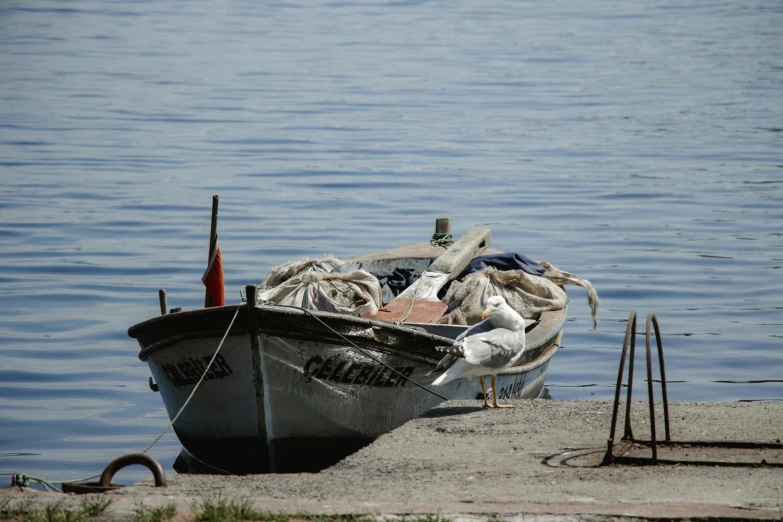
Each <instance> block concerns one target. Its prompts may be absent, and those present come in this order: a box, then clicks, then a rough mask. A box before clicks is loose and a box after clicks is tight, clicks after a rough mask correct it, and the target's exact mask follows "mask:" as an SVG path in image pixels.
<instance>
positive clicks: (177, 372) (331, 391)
mask: <svg viewBox="0 0 783 522" xmlns="http://www.w3.org/2000/svg"><path fill="white" fill-rule="evenodd" d="M258 338H259V343H258V348H257V349H254V348H253V347H252V343H251V338H250V334H249V333H248V332H247V331H245V332H243V333H239V334H235V335H229V336H228V337H227V338H226V340H225V342H224V344H223V346H222V348H221V350H220V352H219V353H218V355H217V356H216V358H215V362H214V363H213V366H212V368H211V369H210V371H209V372H208V373H207V374H206V377H205V379H204V381H203V382H202V383H201V385H200V387H199V389H198V391H197V392H196V394H195V395H194V396H193V398H192V399H191V402H190V403H189V405H188V407H187V408H185V410H184V411H183V412H182V414H181V415H180V417H179V418H178V419H177V421H176V422H175V423H174V428H175V431H176V433H177V436H178V437H179V439H180V441H181V442H182V444H183V446H184V447H185V448H186V450H187V453H189V460H190V462H191V464H192V463H193V462H195V463H200V464H202V465H206V464H208V465H209V466H210V467H212V468H214V469H223V470H226V471H230V472H232V473H248V472H259V471H295V470H310V469H318V468H319V467H323V466H325V465H328V464H331V463H332V462H334V461H336V460H339V458H340V457H341V456H343V455H345V454H347V453H350V452H351V451H353V450H355V449H357V448H359V447H362V446H363V445H366V444H367V443H369V442H370V441H372V440H373V439H375V438H376V437H378V436H380V435H382V434H383V433H387V432H389V431H391V430H393V429H394V428H396V427H398V426H400V425H402V424H403V423H405V422H407V421H408V420H410V419H412V418H415V417H417V416H420V415H422V414H423V413H424V412H426V411H427V410H429V409H431V408H432V407H434V406H436V405H437V404H439V403H441V402H442V401H443V399H442V398H441V397H439V396H438V395H440V396H442V397H445V398H447V399H477V398H479V397H480V396H481V386H480V383H479V380H478V379H473V380H467V379H458V380H456V381H453V382H450V383H448V384H447V385H445V386H437V387H435V386H430V384H431V382H432V381H433V380H434V378H435V377H436V376H430V375H428V373H429V372H430V371H431V370H432V369H433V364H434V361H433V360H432V359H431V358H428V357H424V356H421V355H416V354H411V353H406V352H401V351H399V350H393V349H385V348H383V347H381V348H379V347H377V346H376V347H370V348H366V349H365V351H366V352H367V353H369V354H370V355H372V356H373V357H374V358H375V359H377V361H380V362H382V363H384V364H385V365H388V366H390V367H392V368H394V369H395V370H397V371H398V372H399V373H400V374H402V375H400V374H397V373H394V372H392V371H390V370H389V369H388V368H387V367H385V366H384V365H382V364H380V362H377V361H374V360H372V359H370V358H369V357H367V356H366V355H364V354H362V353H360V352H359V351H358V350H357V349H356V348H355V347H352V346H349V345H347V344H345V343H337V342H326V341H316V340H307V339H296V338H292V337H289V336H283V335H279V334H270V333H261V334H260V335H259V337H258ZM220 339H221V336H205V337H198V336H197V337H192V338H186V339H181V340H176V339H171V340H169V342H167V343H165V346H163V347H158V348H155V349H149V350H147V352H146V353H145V350H144V349H143V350H142V352H143V353H144V357H143V358H144V359H145V360H146V361H147V363H148V365H149V367H150V370H151V372H152V375H153V377H154V379H155V381H156V382H157V386H158V388H159V391H160V393H161V397H162V399H163V402H164V404H165V405H166V409H167V412H168V414H169V417H170V418H173V417H174V416H175V415H176V414H177V412H179V410H180V409H181V407H182V405H183V404H184V403H185V401H186V400H187V398H188V396H189V395H190V393H191V391H192V390H193V387H194V386H195V384H196V382H197V381H198V379H199V377H200V376H201V374H202V373H203V372H204V370H205V369H206V366H207V364H208V362H209V361H210V359H211V358H212V356H213V354H214V352H215V350H216V348H217V347H218V345H219V343H220ZM559 340H560V333H559V332H557V335H555V337H554V338H553V339H551V340H550V342H549V345H548V346H546V347H544V348H547V350H548V351H546V350H544V351H542V353H541V355H540V356H538V357H537V358H536V359H535V360H534V361H532V362H530V363H528V364H526V365H524V366H521V367H515V368H511V369H508V370H505V371H504V372H503V373H502V374H500V375H498V376H497V388H498V398H499V399H501V400H503V399H509V398H534V397H536V396H538V395H539V394H540V393H541V391H542V390H543V387H544V381H545V379H546V373H547V369H548V366H549V360H550V359H551V357H552V355H554V353H555V352H556V351H557V348H558V346H559ZM140 344H142V348H144V343H142V341H141V340H140ZM254 350H256V351H255V352H254ZM403 376H405V377H407V378H408V379H410V380H411V381H413V382H416V383H418V384H421V385H422V386H423V387H424V388H420V387H418V386H416V385H415V384H414V383H413V382H411V381H409V380H407V379H406V378H405V377H403ZM487 384H489V383H487ZM199 467H202V468H203V466H199ZM207 469H209V468H207Z"/></svg>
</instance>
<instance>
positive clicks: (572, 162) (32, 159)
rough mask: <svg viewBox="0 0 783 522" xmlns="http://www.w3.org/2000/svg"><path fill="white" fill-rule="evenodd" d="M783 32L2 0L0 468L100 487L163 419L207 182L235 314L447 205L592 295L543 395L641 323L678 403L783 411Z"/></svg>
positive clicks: (637, 15)
mask: <svg viewBox="0 0 783 522" xmlns="http://www.w3.org/2000/svg"><path fill="white" fill-rule="evenodd" d="M781 27H783V7H782V6H781V4H780V3H778V2H769V1H764V0H751V1H742V2H740V1H736V0H725V1H713V0H709V1H708V0H701V1H699V0H697V1H694V2H688V3H687V4H683V3H682V2H674V1H669V2H666V1H664V2H657V3H654V4H653V3H650V2H642V1H637V0H631V1H628V2H623V3H618V2H606V1H601V0H587V1H585V2H566V3H563V2H520V1H511V0H499V1H493V2H482V3H475V2H474V3H470V2H449V1H428V2H425V1H411V2H388V3H379V2H363V1H358V2H351V1H346V2H329V1H318V0H312V1H311V0H305V1H301V2H278V3H273V2H239V1H225V2H217V3H215V2H151V1H137V2H119V1H113V0H92V1H90V0H71V1H69V0H63V1H38V2H27V1H21V0H9V1H5V2H3V3H2V4H1V5H0V180H1V181H2V191H0V216H2V219H0V255H2V260H3V262H2V263H0V473H13V472H26V473H31V474H34V475H39V476H43V477H46V478H48V479H50V480H53V481H54V480H64V479H69V480H70V479H77V478H82V477H85V476H89V475H94V474H96V473H100V471H101V470H102V469H103V467H104V466H105V465H106V463H108V462H109V461H110V460H112V459H114V458H115V457H117V456H119V455H121V454H125V453H130V452H137V451H140V450H141V449H143V448H144V447H146V446H147V444H149V443H150V442H151V441H152V440H153V439H154V437H155V436H157V435H158V434H159V433H160V431H161V430H162V429H163V428H164V427H165V425H166V423H167V421H168V418H167V416H166V413H165V410H164V409H163V405H162V403H161V401H160V397H159V395H157V394H154V393H152V392H150V390H149V388H148V385H147V377H148V376H149V371H148V369H147V368H146V366H145V365H144V364H143V363H142V362H140V361H139V360H138V359H137V357H136V355H137V345H136V343H135V341H134V340H133V339H130V338H129V337H128V336H127V333H126V332H127V328H128V327H129V326H130V325H132V324H135V323H137V322H140V321H142V320H145V319H147V318H149V317H151V316H154V315H156V314H157V313H158V300H157V291H158V289H159V288H166V290H167V291H168V296H169V303H170V305H171V306H182V307H184V308H196V307H200V306H202V305H203V287H202V286H201V283H200V278H201V275H202V273H203V270H204V268H205V266H206V261H207V249H208V236H209V217H210V202H211V197H212V195H213V194H219V195H220V199H221V207H220V222H219V233H220V242H221V248H222V253H223V259H224V264H225V270H226V284H227V288H228V300H229V302H237V301H238V300H239V288H240V287H241V286H243V285H245V284H248V283H258V282H260V281H261V280H262V279H263V277H264V276H265V274H266V272H267V270H268V269H269V268H270V267H272V266H274V265H276V264H278V263H281V262H283V261H286V260H290V259H297V258H301V257H311V256H322V255H324V254H333V255H337V256H341V257H350V256H354V255H359V254H363V253H367V252H370V251H374V250H380V249H383V248H387V247H390V246H398V245H403V244H409V243H413V242H420V241H425V240H427V239H429V237H430V235H431V234H432V231H433V222H434V219H435V218H437V217H441V216H451V217H452V219H453V230H454V233H455V235H458V234H461V233H462V232H464V231H465V230H467V229H469V228H471V227H477V226H482V227H490V228H491V229H492V232H493V245H494V246H495V247H496V248H500V249H503V250H508V251H517V252H520V253H524V254H526V255H529V256H531V257H533V258H536V259H539V260H546V261H549V262H550V263H552V264H554V265H555V266H557V267H559V268H561V269H563V270H567V271H569V272H573V273H575V274H577V275H579V276H581V277H584V278H587V279H589V280H590V281H591V282H592V283H593V284H594V285H595V287H596V288H597V289H598V292H599V294H600V296H601V300H602V305H603V306H602V309H601V311H600V316H599V317H600V321H601V322H600V324H599V326H598V328H597V329H596V330H593V329H592V322H591V319H590V314H589V310H588V308H587V305H586V300H585V297H586V295H585V292H584V291H583V290H581V289H578V288H576V289H573V290H570V292H569V295H570V297H571V306H570V310H569V319H568V323H567V325H566V334H565V337H564V341H563V342H564V344H563V349H562V350H561V352H560V353H559V354H558V355H557V357H556V358H555V359H554V361H553V363H552V365H551V367H550V375H549V379H548V384H549V387H550V391H551V394H552V395H553V397H554V398H555V399H608V398H611V397H612V396H613V383H614V380H615V378H616V368H617V363H618V359H619V350H620V347H621V345H622V340H623V335H624V332H625V321H626V319H627V317H628V314H629V312H630V311H631V310H637V311H638V313H639V316H640V321H641V322H642V323H643V321H644V318H645V317H646V314H647V313H650V312H654V313H655V314H656V315H657V317H658V319H659V321H660V323H661V328H662V332H663V342H664V347H665V349H666V355H667V374H668V377H669V379H670V380H671V381H672V382H671V384H670V388H669V395H670V398H672V399H675V400H699V401H739V400H744V401H750V400H767V401H780V400H781V399H783V352H781V342H783V314H782V310H783V299H782V298H781V294H783V277H781V267H782V266H783V253H782V252H783V248H782V247H783V46H782V45H781V44H783V38H781ZM642 341H643V340H642V339H640V343H641V342H642ZM773 421H777V422H782V421H783V419H773ZM178 451H179V444H178V442H177V440H176V437H175V436H174V435H172V434H168V435H166V436H165V437H164V438H163V439H162V440H161V442H159V443H158V444H157V445H156V446H155V447H154V448H153V449H152V450H151V454H152V455H153V456H154V457H156V458H158V459H160V460H161V462H162V463H163V464H164V465H165V466H166V468H167V469H169V470H170V469H171V465H172V463H173V460H174V458H175V457H176V455H177V453H178ZM143 474H144V472H143V471H139V470H133V469H131V470H128V471H125V472H123V473H121V474H120V476H119V477H118V479H119V481H120V482H122V483H129V482H133V481H134V480H136V479H137V478H139V477H140V476H142V475H143ZM3 480H4V479H3V477H2V476H0V484H1V483H2V481H3ZM9 480H10V479H9Z"/></svg>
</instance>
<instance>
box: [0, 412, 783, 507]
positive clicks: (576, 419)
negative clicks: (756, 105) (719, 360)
mask: <svg viewBox="0 0 783 522" xmlns="http://www.w3.org/2000/svg"><path fill="white" fill-rule="evenodd" d="M513 403H514V404H515V405H516V408H514V409H503V410H483V409H482V408H480V407H479V402H478V401H460V402H456V401H452V402H448V403H445V404H444V405H442V406H440V407H438V408H435V409H433V410H431V411H430V412H429V413H428V414H427V415H426V416H424V417H422V418H419V419H415V420H413V421H410V422H408V423H407V424H405V425H404V426H402V427H400V428H398V429H397V430H394V431H393V432H391V433H389V434H386V435H384V436H382V437H380V438H379V439H378V440H376V441H375V442H374V443H373V444H371V445H370V446H368V447H366V448H365V449H363V450H361V451H359V452H357V453H355V454H353V455H351V456H349V457H347V458H346V459H344V460H343V461H342V462H340V463H338V464H337V465H335V466H333V467H332V468H329V469H327V470H324V471H322V472H320V473H313V474H287V475H253V476H242V477H224V476H220V477H217V476H204V475H201V476H196V475H191V476H187V475H174V476H169V477H168V478H169V486H168V487H166V488H153V487H151V480H150V481H146V480H145V481H142V482H140V483H139V484H137V485H135V486H133V487H129V488H124V489H122V490H119V491H117V492H114V493H111V495H112V497H113V498H114V499H115V500H114V503H113V504H112V506H111V507H110V509H109V512H108V513H107V515H108V516H109V518H112V517H113V518H114V519H118V520H122V519H127V518H123V517H131V514H132V511H133V509H134V508H135V507H137V506H138V505H139V503H143V504H145V505H149V506H155V505H163V504H166V503H169V504H170V503H176V504H177V507H178V509H179V510H180V511H181V513H180V515H178V518H180V519H187V517H188V514H189V512H190V507H191V506H193V505H196V504H197V503H198V502H199V499H203V498H206V497H215V496H217V495H218V494H219V495H220V496H221V498H222V499H226V500H229V501H230V500H232V499H234V500H236V501H250V502H251V503H252V504H253V506H254V507H255V508H256V509H259V510H268V511H270V512H285V513H300V514H301V513H309V514H374V515H387V516H388V515H406V514H441V515H445V516H449V517H452V518H455V519H468V520H487V519H489V518H497V519H504V520H521V519H525V520H528V519H539V520H637V519H650V520H652V519H654V520H661V519H666V520H670V519H674V520H735V519H736V520H755V519H760V520H781V519H783V489H782V488H783V468H781V467H774V465H775V464H778V465H779V464H780V463H782V462H783V450H779V449H778V450H770V449H767V450H763V449H745V450H737V451H726V450H717V449H707V450H699V449H696V448H694V449H693V450H692V451H691V450H690V449H689V448H680V449H679V450H677V451H676V452H675V451H674V450H667V449H661V450H660V453H659V458H673V459H679V460H683V461H687V460H688V459H691V460H693V459H696V460H701V461H704V460H708V461H727V462H734V463H735V464H737V463H745V464H750V465H751V466H738V465H735V466H716V465H710V466H705V465H693V464H689V463H687V462H683V463H678V464H669V465H659V466H600V463H601V461H602V459H603V457H604V454H605V451H606V441H607V438H608V436H609V427H610V421H611V415H612V404H611V403H610V402H605V401H557V400H538V399H537V400H519V401H513ZM670 412H671V431H672V439H673V440H675V441H710V440H711V441H729V440H731V441H748V442H760V443H767V444H770V443H771V444H776V443H777V444H779V443H780V439H781V438H783V404H779V403H681V402H680V403H677V402H674V403H671V404H670ZM658 413H659V414H660V405H658ZM620 414H621V415H620V422H619V423H618V433H617V437H616V439H618V440H619V438H620V436H621V434H622V426H623V411H622V408H621V412H620ZM632 420H633V427H634V435H635V436H636V437H637V438H639V439H648V438H649V412H648V409H647V404H646V403H642V402H640V403H634V404H633V409H632ZM656 422H657V425H658V432H659V434H660V435H659V438H663V435H662V434H663V423H662V420H661V419H660V418H658V420H657V421H656ZM634 451H635V452H636V453H635V454H638V455H640V456H645V455H648V454H649V449H647V448H637V449H636V450H634ZM667 451H668V453H667ZM705 452H706V453H705ZM2 491H3V493H0V502H1V501H2V497H3V496H5V495H12V496H15V497H18V496H20V495H24V493H18V492H17V493H12V492H11V491H10V490H2ZM31 495H36V494H31ZM37 495H38V496H40V498H44V497H46V496H48V494H47V495H44V494H37ZM69 501H70V502H76V501H75V500H69ZM131 518H132V517H131Z"/></svg>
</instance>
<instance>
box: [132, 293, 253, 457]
mask: <svg viewBox="0 0 783 522" xmlns="http://www.w3.org/2000/svg"><path fill="white" fill-rule="evenodd" d="M240 308H242V307H241V306H237V311H236V312H234V317H233V318H231V323H229V325H228V328H227V329H226V333H224V334H223V338H222V339H221V340H220V344H218V347H217V350H215V353H214V354H212V359H210V360H209V364H207V367H206V369H205V370H204V373H202V374H201V378H200V379H199V380H198V382H197V383H196V385H195V386H194V387H193V391H191V392H190V395H188V398H187V399H186V400H185V404H183V405H182V407H181V408H180V409H179V411H178V412H177V414H176V415H175V416H174V418H173V419H171V422H169V425H168V426H166V429H164V430H163V432H162V433H161V434H160V435H158V437H157V438H156V439H155V440H153V441H152V443H151V444H150V445H149V446H147V447H146V448H144V450H143V451H141V454H142V455H144V454H145V453H147V451H149V449H150V448H152V446H154V445H155V444H157V443H158V441H159V440H160V439H162V438H163V436H164V435H165V434H166V432H167V431H169V428H171V427H172V426H174V423H175V422H177V419H179V416H180V415H181V414H182V412H183V411H185V408H186V407H187V406H188V403H189V402H190V399H192V398H193V396H194V395H195V394H196V390H198V387H199V386H200V385H201V383H202V382H203V381H204V377H206V376H207V373H208V372H209V370H210V368H212V363H214V362H215V358H216V357H217V355H218V353H219V352H220V349H221V348H222V347H223V343H224V342H225V341H226V337H228V332H230V331H231V327H232V326H234V321H236V319H237V316H238V315H239V310H240Z"/></svg>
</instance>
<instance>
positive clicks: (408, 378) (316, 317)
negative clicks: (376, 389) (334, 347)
mask: <svg viewBox="0 0 783 522" xmlns="http://www.w3.org/2000/svg"><path fill="white" fill-rule="evenodd" d="M263 304H265V305H269V306H279V307H281V308H293V309H295V310H301V311H303V312H305V313H306V314H308V315H309V316H310V317H312V318H313V319H315V320H316V321H318V322H319V323H321V324H322V325H323V326H325V327H326V328H327V329H328V330H330V331H331V332H332V333H334V334H335V335H337V336H338V337H340V339H342V340H343V341H345V342H346V343H348V344H349V345H350V346H352V347H354V348H356V349H357V350H358V351H359V353H361V354H362V355H364V356H365V357H367V358H369V359H372V360H373V361H375V362H377V363H378V364H380V365H381V366H384V367H386V368H388V369H389V370H391V371H392V372H394V373H396V374H397V375H399V376H400V377H402V378H403V379H405V380H406V381H408V382H410V383H411V384H413V385H414V386H417V387H419V388H421V389H422V390H424V391H426V392H429V393H431V394H432V395H434V396H436V397H438V398H439V399H443V400H444V401H447V400H448V399H447V398H446V397H444V396H443V395H441V394H439V393H437V392H434V391H432V390H430V389H429V388H427V387H426V386H423V385H421V384H419V383H418V382H416V381H414V380H413V379H411V378H410V377H408V376H407V375H404V374H403V373H402V372H400V371H398V370H395V369H394V368H392V367H391V366H389V365H388V364H386V363H385V362H383V361H381V360H380V359H378V358H376V357H374V356H373V355H371V354H370V353H369V352H367V351H366V350H363V349H361V348H359V346H357V345H356V344H355V343H354V342H353V341H351V340H350V339H348V338H347V337H345V336H344V335H343V334H341V333H340V332H338V331H337V330H335V329H334V328H332V327H331V326H329V325H328V324H326V323H325V322H324V321H322V320H321V318H320V317H318V316H316V315H315V314H313V312H312V311H310V310H306V309H304V308H301V307H299V306H293V305H281V304H277V303H275V302H272V301H264V302H263Z"/></svg>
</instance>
